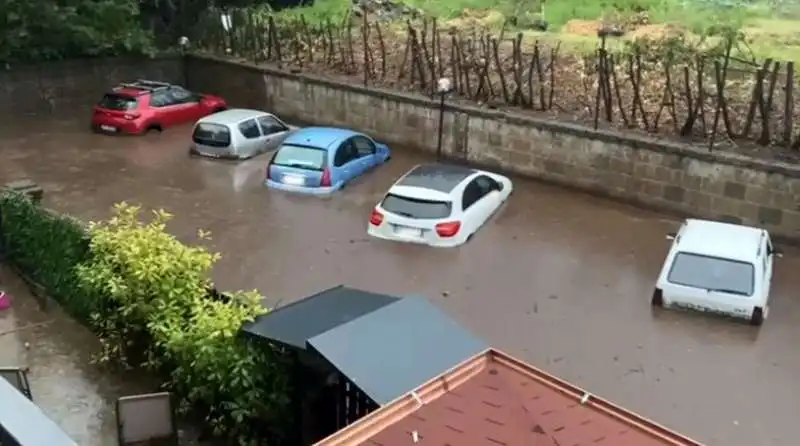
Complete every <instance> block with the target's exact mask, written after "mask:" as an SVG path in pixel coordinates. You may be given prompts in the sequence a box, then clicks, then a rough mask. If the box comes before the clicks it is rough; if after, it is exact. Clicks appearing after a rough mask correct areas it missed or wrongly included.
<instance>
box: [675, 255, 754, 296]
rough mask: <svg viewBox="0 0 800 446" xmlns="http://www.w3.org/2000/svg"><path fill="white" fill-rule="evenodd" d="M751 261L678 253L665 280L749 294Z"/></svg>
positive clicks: (750, 288)
mask: <svg viewBox="0 0 800 446" xmlns="http://www.w3.org/2000/svg"><path fill="white" fill-rule="evenodd" d="M754 277H755V267H754V266H753V264H752V263H747V262H739V261H736V260H728V259H721V258H719V257H709V256H703V255H699V254H691V253H688V252H681V253H678V255H677V256H675V260H674V261H673V262H672V267H670V270H669V275H668V276H667V280H668V281H670V282H672V283H674V284H677V285H684V286H689V287H693V288H701V289H704V290H710V291H719V292H723V293H730V294H739V295H742V296H752V295H753V288H754Z"/></svg>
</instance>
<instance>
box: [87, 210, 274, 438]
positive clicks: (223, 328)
mask: <svg viewBox="0 0 800 446" xmlns="http://www.w3.org/2000/svg"><path fill="white" fill-rule="evenodd" d="M170 218H171V215H169V214H168V213H166V212H164V211H156V212H154V215H153V218H152V219H151V220H150V221H143V220H142V219H141V218H140V208H138V207H135V206H129V205H126V204H124V203H123V204H120V205H117V206H115V209H114V216H113V217H112V218H111V219H110V220H108V221H105V222H100V223H91V224H90V226H89V232H90V234H91V243H90V251H91V256H89V259H88V261H87V262H85V263H83V264H82V265H80V266H79V267H78V270H77V274H78V277H79V279H80V281H81V284H82V285H83V287H84V289H85V290H86V292H87V294H90V295H106V296H109V298H110V299H111V300H112V301H114V302H115V303H116V304H117V305H118V306H119V310H118V311H115V312H111V313H108V312H97V313H95V314H93V315H92V318H91V323H92V326H93V328H94V329H95V330H96V332H97V333H98V335H99V336H100V338H101V341H102V342H103V346H104V351H103V354H102V355H101V359H102V360H105V361H117V362H121V363H123V364H126V365H129V366H132V367H138V366H145V367H147V368H150V369H152V370H159V371H164V370H167V371H169V372H168V375H169V383H168V384H169V386H170V387H171V388H172V389H173V390H174V391H175V392H176V393H177V394H178V396H179V397H181V399H182V403H183V406H184V407H190V406H191V407H194V408H201V409H202V410H203V411H204V412H205V413H207V414H208V415H207V419H206V422H207V423H208V425H209V426H211V427H212V428H213V429H214V431H215V433H217V434H226V435H228V436H229V437H233V438H238V439H240V440H241V442H242V443H243V444H244V443H245V442H246V441H247V440H249V439H251V438H252V437H253V432H252V431H251V429H250V426H251V425H252V424H253V423H252V421H254V420H256V419H259V420H263V419H270V418H274V417H275V416H276V414H278V413H281V412H283V411H282V407H283V405H285V404H286V399H285V397H284V395H285V394H286V392H285V391H284V387H285V386H284V384H283V379H284V378H286V376H285V375H284V374H282V373H281V368H280V364H281V363H280V358H279V357H278V355H277V354H273V353H272V352H271V351H269V350H267V349H266V348H265V347H264V346H260V348H255V347H252V346H250V345H249V344H248V343H246V342H245V341H244V340H243V339H241V338H240V337H238V333H239V330H240V328H241V326H242V324H244V323H245V322H247V321H251V320H253V319H254V318H255V317H256V316H257V315H258V314H261V313H263V312H264V310H263V308H262V307H261V305H260V296H259V295H258V294H257V293H255V292H236V293H231V294H228V295H226V297H227V299H225V300H224V301H221V300H214V299H210V298H209V290H210V289H211V287H212V283H211V281H210V279H209V274H210V271H211V268H212V266H213V264H214V262H216V261H217V260H218V259H219V255H218V254H215V253H210V252H209V251H208V250H207V249H206V248H205V247H202V246H189V245H186V244H184V243H182V242H180V241H179V240H177V239H176V238H175V237H174V236H172V235H170V234H169V233H168V232H167V230H166V228H167V222H168V221H169V220H170ZM198 235H199V236H200V238H206V237H207V236H208V234H205V233H202V232H200V233H199V234H198ZM131 352H133V353H143V356H142V357H141V358H138V357H132V356H131Z"/></svg>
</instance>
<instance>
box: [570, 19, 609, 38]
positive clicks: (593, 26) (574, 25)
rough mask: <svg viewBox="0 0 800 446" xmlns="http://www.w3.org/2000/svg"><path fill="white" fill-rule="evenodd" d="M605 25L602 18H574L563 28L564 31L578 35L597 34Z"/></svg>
mask: <svg viewBox="0 0 800 446" xmlns="http://www.w3.org/2000/svg"><path fill="white" fill-rule="evenodd" d="M602 27H603V22H602V21H600V20H580V19H574V20H570V21H569V22H567V24H566V25H564V27H563V28H562V29H561V31H562V32H565V33H568V34H575V35H577V36H587V37H589V36H597V31H598V30H599V29H601V28H602Z"/></svg>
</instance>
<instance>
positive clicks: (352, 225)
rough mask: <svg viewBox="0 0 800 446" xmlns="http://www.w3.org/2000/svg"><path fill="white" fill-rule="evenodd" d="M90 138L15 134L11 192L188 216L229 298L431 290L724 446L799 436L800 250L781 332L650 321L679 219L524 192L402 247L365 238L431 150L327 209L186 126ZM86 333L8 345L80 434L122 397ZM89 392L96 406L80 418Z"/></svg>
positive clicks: (7, 165) (181, 231)
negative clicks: (215, 148)
mask: <svg viewBox="0 0 800 446" xmlns="http://www.w3.org/2000/svg"><path fill="white" fill-rule="evenodd" d="M85 127H86V126H85V123H80V122H71V121H52V122H47V123H45V124H43V123H42V122H38V123H36V124H35V125H33V126H27V125H26V124H24V123H19V124H17V125H15V126H14V127H11V126H8V127H0V130H2V132H3V134H4V135H7V136H6V137H5V138H4V139H3V140H0V154H1V155H2V158H1V159H2V162H0V180H2V181H9V180H12V179H18V178H31V179H33V180H34V181H36V182H37V183H39V184H40V185H41V186H43V187H44V189H45V200H44V201H45V204H46V205H47V206H49V207H52V208H54V209H57V210H59V211H63V212H69V213H71V214H73V215H75V216H77V217H79V218H82V219H93V218H102V217H104V216H106V215H108V209H109V207H110V206H111V205H112V204H114V203H115V202H118V201H123V200H127V201H129V202H137V203H142V204H143V205H145V206H147V207H153V208H158V207H163V208H165V209H167V210H169V211H170V212H172V213H174V214H175V215H176V218H175V224H174V225H173V227H172V231H173V232H174V233H176V234H177V235H178V236H180V237H190V236H192V235H193V234H194V233H195V232H196V230H197V229H198V228H203V229H209V230H211V231H212V233H213V234H214V237H213V242H212V244H213V248H214V249H215V250H218V251H220V252H221V253H222V255H223V259H222V261H221V262H220V263H219V265H218V266H217V268H216V270H215V277H214V279H215V280H216V282H217V284H218V286H219V287H220V288H223V289H233V288H257V289H259V290H260V291H261V292H262V293H263V294H265V295H266V296H267V297H268V299H269V300H270V301H271V302H272V303H275V304H277V303H280V304H284V303H286V302H289V301H291V300H293V299H297V298H301V297H304V296H307V295H309V294H311V293H314V292H316V291H319V290H321V289H324V288H328V287H330V286H333V285H337V284H340V283H344V284H347V285H349V286H354V287H362V288H365V289H369V290H374V291H379V292H386V293H396V294H405V293H420V294H424V295H426V296H428V297H430V298H431V299H432V300H434V301H435V302H436V303H437V304H438V305H440V306H441V307H443V308H444V309H446V310H447V311H448V312H449V313H450V314H452V315H453V316H454V317H455V318H457V319H458V320H459V321H460V322H461V323H463V324H464V325H465V326H466V327H468V328H470V329H472V330H473V331H475V332H476V333H477V334H479V335H481V336H483V337H485V338H486V339H487V340H488V341H489V342H490V343H491V344H493V345H495V346H496V347H498V348H500V349H502V350H506V351H508V352H509V353H511V354H514V355H519V356H520V357H522V358H523V359H525V360H528V361H531V362H532V363H533V364H535V365H537V366H539V367H541V368H543V369H545V370H547V371H549V372H552V373H555V374H557V375H559V376H562V377H564V378H566V379H568V380H571V381H573V382H575V383H576V384H579V385H581V386H584V387H586V388H588V389H590V390H592V391H593V392H595V393H597V394H599V395H602V396H604V397H607V398H609V399H611V400H613V401H616V402H619V403H620V404H622V405H624V406H626V407H628V408H630V409H633V410H635V411H638V412H640V413H642V414H644V415H646V416H648V417H650V418H653V419H656V420H658V421H659V422H662V423H665V424H667V425H669V426H670V427H673V428H676V429H677V430H680V431H681V432H683V433H685V434H687V435H689V436H692V437H695V438H697V439H698V440H700V441H703V442H706V443H708V444H710V445H725V446H745V445H747V446H751V445H754V444H758V445H790V444H794V443H795V441H796V440H795V429H794V424H795V423H796V418H797V417H796V414H798V413H800V398H798V397H800V384H798V383H797V380H796V377H797V376H800V355H798V354H797V353H796V352H795V350H796V349H795V348H794V346H795V345H796V342H797V339H800V298H798V297H797V296H795V295H794V294H796V293H794V290H795V289H796V288H797V285H798V284H800V278H798V277H796V274H794V271H795V270H797V268H798V267H800V251H797V250H794V249H787V252H786V255H785V256H784V258H783V259H781V260H780V262H779V263H778V264H777V270H776V273H775V278H774V284H773V293H774V295H773V297H772V301H771V303H772V310H771V312H770V319H769V320H768V321H767V322H766V323H765V325H764V326H763V327H762V328H761V329H760V330H756V329H754V328H752V327H749V326H747V325H745V324H738V323H735V322H731V321H727V320H718V319H715V318H706V317H700V316H696V315H691V314H686V313H678V312H665V313H656V314H653V313H652V312H651V308H650V304H649V298H650V294H651V292H652V289H653V285H654V282H655V278H656V275H657V273H658V270H659V268H660V266H661V262H662V261H663V257H664V255H665V254H666V252H667V249H668V243H669V242H668V241H667V240H665V237H664V235H665V234H666V233H667V232H669V231H671V230H674V229H675V228H676V223H675V221H674V219H672V218H670V217H666V216H663V215H659V214H655V213H650V212H645V211H642V210H637V209H635V208H632V207H628V206H624V205H620V204H616V203H612V202H608V201H604V200H600V199H597V198H593V197H589V196H584V195H579V194H575V193H572V192H569V191H565V190H561V189H557V188H554V187H549V186H544V185H540V184H537V183H534V182H530V181H527V180H522V179H515V193H514V195H513V196H512V198H511V201H510V202H509V203H508V204H507V205H506V206H505V208H504V209H503V210H502V211H501V212H500V213H499V214H498V215H497V216H496V217H495V218H494V219H493V220H491V221H490V222H489V224H488V225H487V226H486V227H484V228H483V229H482V230H481V231H480V232H479V233H478V234H476V236H475V237H474V238H473V240H472V241H470V242H469V243H468V244H467V245H465V246H463V247H461V248H458V249H452V250H440V249H433V248H427V247H421V246H409V245H399V244H392V243H388V242H382V241H376V240H370V239H367V238H366V225H367V219H368V217H369V212H370V210H371V208H372V206H374V204H375V203H376V201H377V200H378V199H379V198H380V196H381V195H382V193H383V192H384V191H385V190H386V189H387V188H388V187H389V185H391V183H392V182H393V181H394V180H395V179H396V178H397V177H398V176H399V175H401V174H402V173H404V172H405V171H406V170H408V169H409V168H410V167H412V166H413V165H414V164H416V163H419V162H421V161H425V160H428V158H426V157H424V156H423V155H420V154H415V153H413V152H408V151H404V150H402V149H401V148H394V157H393V159H392V161H390V162H389V164H387V165H386V166H383V167H381V168H379V169H378V170H376V171H374V172H371V173H369V174H367V175H366V176H364V177H363V178H361V179H359V180H358V181H357V182H356V183H355V184H352V185H350V186H348V187H347V188H346V189H345V190H343V191H342V192H341V193H339V194H338V195H336V196H334V197H332V198H329V199H319V198H314V197H299V196H290V195H287V194H283V193H278V192H274V191H267V190H266V189H265V188H264V187H263V186H262V181H263V177H264V167H265V164H266V162H267V157H261V158H257V159H255V160H251V161H246V162H242V163H228V162H215V161H208V160H200V159H192V158H189V157H188V156H187V153H186V150H187V141H188V133H189V131H188V129H176V130H171V131H168V132H165V133H163V134H161V135H151V136H147V137H143V138H114V137H105V136H100V135H93V134H89V133H88V132H87V131H86V128H85ZM30 129H36V130H35V131H34V132H32V133H31V132H30ZM36 132H38V133H36ZM3 274H4V275H3V280H6V278H7V277H8V274H7V273H3ZM17 307H18V306H17V305H15V310H14V311H15V312H17V311H19V312H21V313H22V312H24V311H27V310H25V308H24V307H23V308H17ZM30 311H33V310H30ZM3 317H8V316H0V318H3ZM26 317H28V316H25V317H23V318H26ZM31 317H32V318H33V316H31ZM37 317H50V316H49V315H48V316H37ZM34 319H35V318H34ZM1 320H3V319H0V321H1ZM3 323H6V324H8V322H3ZM59 324H65V325H63V326H61V325H59ZM2 327H3V326H2V325H0V331H2ZM54 327H57V328H54ZM69 327H72V328H69ZM65 332H66V333H68V335H67V336H62V335H61V333H65ZM73 332H75V333H78V332H81V333H83V332H82V331H81V329H80V327H75V326H74V325H71V323H69V322H68V321H59V322H57V323H53V324H51V325H47V326H46V328H42V329H40V331H33V332H20V333H28V334H20V335H14V336H11V340H15V339H16V341H15V343H14V342H10V341H9V339H3V338H0V346H2V347H0V360H2V361H8V359H7V358H9V357H10V358H13V357H14V356H13V355H18V356H19V355H22V356H23V357H25V356H27V357H28V362H29V363H33V364H35V363H36V361H39V364H50V363H52V364H55V365H53V366H49V365H43V366H41V367H34V366H33V365H31V370H32V372H31V373H32V374H33V380H32V381H33V382H32V386H33V389H34V392H37V389H38V388H39V387H43V388H46V389H49V390H39V391H38V392H37V393H40V392H44V393H45V394H47V393H50V394H52V397H44V396H43V397H42V398H38V395H37V401H39V402H40V403H41V404H42V405H43V406H44V408H45V409H46V410H47V411H48V412H49V413H51V414H53V416H54V418H55V419H56V420H57V421H59V422H61V423H62V424H63V425H64V426H65V427H66V428H67V430H68V431H69V432H70V433H73V434H74V433H75V432H79V431H82V430H85V429H86V430H93V429H94V430H97V429H99V430H102V429H103V427H102V426H105V425H106V424H105V423H104V422H103V421H102V420H105V419H106V418H108V417H111V412H110V410H111V409H110V406H109V403H108V398H109V397H110V396H109V395H111V394H113V392H108V391H106V390H104V389H103V384H102V383H103V381H102V380H98V379H97V377H96V376H95V375H94V374H93V373H87V372H86V371H85V367H84V365H83V364H84V363H85V358H86V357H87V356H88V355H87V351H88V350H89V349H91V343H90V342H87V341H85V340H83V339H81V338H77V337H76V338H75V339H72V337H71V334H70V333H73ZM31 333H40V334H31ZM26 336H33V338H32V339H33V340H32V341H29V342H31V344H32V345H34V346H35V344H37V343H40V344H42V345H44V346H45V348H42V349H41V351H43V352H44V353H42V355H43V356H41V359H40V360H37V359H35V358H36V355H37V353H29V352H36V351H37V350H35V349H34V348H31V350H30V351H28V350H25V348H24V346H21V345H22V344H20V343H24V342H25V337H26ZM76 336H77V335H76ZM81 336H84V335H81ZM50 337H53V339H50ZM6 338H8V337H6ZM15 352H16V353H15ZM31 355H33V358H31V357H30V356H31ZM47 355H52V357H53V358H56V359H54V360H52V361H50V360H47V359H46V358H47ZM58 358H61V359H58ZM48 361H49V362H48ZM59 361H60V362H59ZM37 369H38V370H39V371H38V372H37V371H36V370H37ZM106 379H111V378H106ZM40 383H42V384H40ZM48 383H49V384H48ZM75 392H80V393H81V394H84V398H82V399H80V400H79V403H75V404H74V405H72V404H71V403H69V401H71V399H70V398H71V396H72V395H74V394H75ZM93 401H94V402H95V403H93ZM96 420H100V421H99V422H98V421H96ZM86 426H89V427H86ZM84 435H85V434H84ZM75 437H76V439H77V440H78V441H79V443H81V444H93V443H91V442H84V441H81V440H82V439H83V438H87V437H80V436H78V435H75ZM98 444H100V443H98Z"/></svg>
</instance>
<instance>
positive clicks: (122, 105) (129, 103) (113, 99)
mask: <svg viewBox="0 0 800 446" xmlns="http://www.w3.org/2000/svg"><path fill="white" fill-rule="evenodd" d="M97 106H98V107H101V108H107V109H109V110H119V111H127V110H134V109H136V107H138V106H139V101H138V100H137V99H136V98H133V97H130V96H123V95H120V94H114V93H109V94H107V95H105V96H103V99H101V100H100V103H99V104H97Z"/></svg>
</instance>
